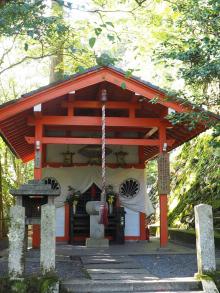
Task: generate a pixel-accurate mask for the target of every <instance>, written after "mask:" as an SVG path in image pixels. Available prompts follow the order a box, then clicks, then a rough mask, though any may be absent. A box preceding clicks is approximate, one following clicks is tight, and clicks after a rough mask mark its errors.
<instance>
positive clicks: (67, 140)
mask: <svg viewBox="0 0 220 293" xmlns="http://www.w3.org/2000/svg"><path fill="white" fill-rule="evenodd" d="M25 139H26V141H27V142H28V143H29V144H34V142H35V138H34V137H31V136H26V137H25ZM41 142H42V143H43V144H101V138H85V137H83V138H81V137H42V139H41ZM166 142H167V144H168V145H169V146H171V145H173V143H174V142H175V140H174V139H168V140H167V141H166ZM106 144H108V145H139V146H160V140H159V139H133V138H132V139H131V138H106Z"/></svg>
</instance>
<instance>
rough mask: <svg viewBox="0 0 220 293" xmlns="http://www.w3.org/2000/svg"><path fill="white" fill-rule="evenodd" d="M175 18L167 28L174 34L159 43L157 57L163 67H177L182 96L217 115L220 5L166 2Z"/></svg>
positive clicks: (219, 100) (214, 0) (219, 101)
mask: <svg viewBox="0 0 220 293" xmlns="http://www.w3.org/2000/svg"><path fill="white" fill-rule="evenodd" d="M170 3H171V4H170V5H171V7H172V9H173V11H174V12H175V13H177V14H178V18H177V20H176V21H175V22H171V23H169V24H168V25H169V26H170V25H172V26H175V30H176V31H175V32H172V33H170V34H169V35H168V37H167V39H166V40H165V41H164V42H162V43H161V45H160V51H159V54H158V55H157V56H158V57H159V58H160V60H162V61H163V62H164V63H165V64H166V65H167V66H175V65H176V64H177V63H178V64H179V65H180V67H179V71H178V76H179V78H182V79H184V81H185V84H186V86H187V91H188V92H190V95H189V93H188V94H186V96H187V97H188V98H189V99H190V100H191V101H193V102H194V103H197V104H198V105H205V106H206V107H208V108H209V109H212V110H213V111H216V112H219V109H220V108H219V106H220V70H219V69H220V33H219V32H220V22H219V15H220V2H219V1H217V0H208V1H205V2H204V1H203V0H199V1H193V0H181V1H176V0H175V1H172V2H170Z"/></svg>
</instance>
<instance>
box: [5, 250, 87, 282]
mask: <svg viewBox="0 0 220 293" xmlns="http://www.w3.org/2000/svg"><path fill="white" fill-rule="evenodd" d="M39 259H40V256H39V251H36V250H35V251H34V250H33V251H29V252H28V253H27V256H26V261H25V274H26V275H32V274H37V273H39V272H40V261H39ZM56 271H57V274H58V276H59V277H60V279H62V280H65V279H70V278H74V279H75V278H79V279H85V278H87V277H88V276H87V274H86V272H85V270H84V269H83V266H82V262H81V259H80V257H78V256H74V257H71V258H70V257H62V256H57V258H56ZM7 272H8V263H7V259H6V258H2V259H0V276H4V275H7Z"/></svg>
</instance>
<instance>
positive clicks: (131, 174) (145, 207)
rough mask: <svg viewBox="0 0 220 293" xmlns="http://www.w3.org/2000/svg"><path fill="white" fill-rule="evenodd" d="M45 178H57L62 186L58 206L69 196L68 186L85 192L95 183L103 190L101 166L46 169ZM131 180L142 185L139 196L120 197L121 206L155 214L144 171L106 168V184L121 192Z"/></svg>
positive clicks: (44, 171)
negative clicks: (121, 185) (128, 180)
mask: <svg viewBox="0 0 220 293" xmlns="http://www.w3.org/2000/svg"><path fill="white" fill-rule="evenodd" d="M43 176H44V177H46V176H51V177H55V178H56V179H57V180H58V182H59V183H60V185H61V196H60V197H58V198H57V199H56V205H57V206H61V205H62V203H63V202H64V201H65V199H66V196H67V190H68V185H71V186H72V187H74V188H75V189H76V190H79V191H81V192H82V193H83V192H85V191H86V190H87V189H88V188H89V187H90V186H91V185H92V184H93V183H95V184H96V185H97V186H98V187H99V188H100V189H101V168H100V167H99V166H82V167H62V168H44V169H43ZM129 178H134V179H136V180H138V181H139V183H140V190H139V192H138V194H137V195H136V196H135V197H133V198H132V199H129V198H124V197H120V202H121V205H122V206H124V207H127V208H129V209H131V210H133V211H136V212H143V213H146V215H148V216H149V215H150V214H152V213H153V212H154V209H153V206H152V203H151V201H150V198H149V196H148V195H147V192H146V182H145V172H144V169H135V168H129V169H123V168H115V169H113V168H106V182H107V184H110V185H112V186H113V187H114V191H115V192H117V193H118V192H119V186H120V184H121V183H122V182H123V181H124V180H126V179H129Z"/></svg>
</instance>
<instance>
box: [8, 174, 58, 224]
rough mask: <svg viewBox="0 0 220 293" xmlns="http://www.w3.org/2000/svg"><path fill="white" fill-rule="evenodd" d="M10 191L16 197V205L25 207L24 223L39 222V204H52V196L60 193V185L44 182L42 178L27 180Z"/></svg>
mask: <svg viewBox="0 0 220 293" xmlns="http://www.w3.org/2000/svg"><path fill="white" fill-rule="evenodd" d="M10 193H11V194H12V195H13V196H14V197H16V205H18V206H23V207H24V208H25V218H26V220H25V223H26V224H27V225H32V224H40V217H41V206H42V205H44V204H47V203H48V204H54V198H55V197H57V196H59V195H60V186H59V185H56V188H54V186H53V184H50V183H48V182H47V181H46V182H45V181H44V180H29V181H28V183H27V184H23V185H21V186H20V188H18V189H12V190H11V191H10Z"/></svg>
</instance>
